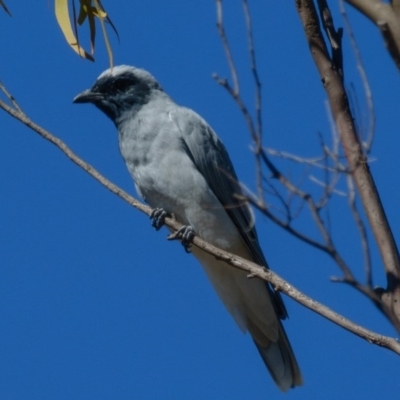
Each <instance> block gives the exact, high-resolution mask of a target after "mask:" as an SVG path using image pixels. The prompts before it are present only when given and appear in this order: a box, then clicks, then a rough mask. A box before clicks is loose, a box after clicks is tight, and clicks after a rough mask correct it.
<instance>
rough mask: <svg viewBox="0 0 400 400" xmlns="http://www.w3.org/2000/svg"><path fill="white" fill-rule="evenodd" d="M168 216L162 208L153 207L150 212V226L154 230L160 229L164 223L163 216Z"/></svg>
mask: <svg viewBox="0 0 400 400" xmlns="http://www.w3.org/2000/svg"><path fill="white" fill-rule="evenodd" d="M167 216H168V213H167V212H166V211H165V210H164V209H162V208H155V209H154V210H153V211H152V212H151V214H150V219H151V226H152V227H153V228H155V229H156V231H158V230H160V229H161V228H162V227H163V226H164V223H165V218H166V217H167Z"/></svg>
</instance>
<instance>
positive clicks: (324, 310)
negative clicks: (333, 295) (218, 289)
mask: <svg viewBox="0 0 400 400" xmlns="http://www.w3.org/2000/svg"><path fill="white" fill-rule="evenodd" d="M0 89H2V86H0ZM0 108H2V109H3V110H5V111H6V112H7V113H8V114H10V115H11V116H12V117H14V118H16V119H17V120H19V121H20V122H22V123H23V124H25V125H26V126H27V127H29V128H30V129H32V130H33V131H35V132H36V133H38V134H39V135H40V136H41V137H43V138H44V139H46V140H48V141H50V142H51V143H53V144H54V145H56V146H57V147H58V148H59V149H60V150H61V151H62V152H63V153H64V154H65V155H66V156H67V157H68V158H69V159H70V160H72V161H73V162H74V163H75V164H77V165H78V166H79V167H81V168H82V169H83V170H85V171H86V172H87V173H88V174H89V175H91V176H92V177H93V178H95V179H96V180H97V181H99V182H100V183H101V184H102V185H103V186H105V187H106V188H107V189H109V190H110V191H111V192H113V193H115V194H116V195H117V196H119V197H121V198H122V199H123V200H125V201H126V202H127V203H128V204H130V205H132V206H133V207H135V208H136V209H138V210H140V211H142V212H143V213H145V214H147V215H150V214H151V212H152V210H151V208H150V207H148V206H145V205H144V204H142V203H140V202H139V201H137V200H136V199H134V198H133V197H132V196H130V195H129V194H128V193H126V192H125V191H123V190H122V189H120V188H119V187H118V186H116V185H115V184H113V183H112V182H110V181H109V180H108V179H107V178H105V177H104V176H103V175H101V174H100V173H99V172H98V171H96V170H95V169H94V168H93V167H92V166H91V165H90V164H88V163H87V162H85V161H83V160H82V159H81V158H80V157H78V156H77V155H76V154H75V153H74V152H73V151H72V150H71V149H70V148H69V147H68V146H67V145H66V144H65V143H64V142H63V141H62V140H60V139H59V138H57V137H55V136H54V135H52V134H51V133H50V132H48V131H46V130H45V129H43V128H42V127H40V126H39V125H37V124H35V123H34V122H33V121H31V120H30V118H28V117H27V116H26V114H24V113H22V112H21V111H19V110H18V109H14V108H12V107H10V106H8V105H7V104H6V103H4V102H3V101H1V100H0ZM165 224H166V225H167V226H168V227H170V228H172V229H174V230H175V231H177V230H178V229H179V228H180V227H181V225H180V224H179V223H178V222H177V221H175V220H174V219H173V218H166V219H165ZM193 244H194V245H195V246H197V247H199V248H200V249H203V250H204V251H206V252H207V253H209V254H212V255H214V256H215V257H217V258H219V259H221V260H223V261H225V262H226V263H227V264H229V265H231V266H233V267H236V268H239V269H241V270H243V271H246V272H248V273H249V279H250V278H255V277H257V278H260V279H262V280H264V281H267V282H270V283H271V285H273V286H274V287H275V289H276V290H278V291H281V292H283V293H285V294H286V295H288V296H289V297H291V298H292V299H294V300H295V301H297V302H298V303H300V304H301V305H303V306H305V307H307V308H309V309H310V310H312V311H314V312H316V313H317V314H320V315H321V316H323V317H324V318H326V319H328V320H330V321H332V322H333V323H335V324H337V325H339V326H340V327H342V328H344V329H346V330H347V331H349V332H351V333H354V334H355V335H357V336H359V337H361V338H363V339H365V340H367V341H368V342H370V343H373V344H375V345H378V346H381V347H384V348H387V349H389V350H392V351H393V352H395V353H397V354H399V355H400V343H399V342H398V341H397V340H396V339H394V338H390V337H387V336H382V335H379V334H377V333H375V332H372V331H370V330H368V329H365V328H363V327H361V326H360V325H357V324H355V323H354V322H352V321H350V320H348V319H347V318H345V317H343V316H341V315H340V314H338V313H336V312H334V311H332V310H331V309H329V308H328V307H326V306H324V305H323V304H321V303H319V302H317V301H315V300H313V299H311V298H310V297H308V296H306V295H305V294H303V293H302V292H300V291H299V290H297V289H296V288H295V287H294V286H292V285H291V284H290V283H288V282H286V281H285V280H283V279H282V278H280V277H279V276H278V275H277V274H275V273H274V272H272V271H270V270H267V269H265V268H263V267H260V266H259V265H257V264H254V263H252V262H250V261H248V260H245V259H243V258H240V257H238V256H235V255H233V254H231V253H228V252H226V251H223V250H220V249H218V248H216V247H214V246H212V245H211V244H209V243H207V242H205V241H204V240H202V239H201V238H199V237H198V236H195V237H194V239H193ZM227 268H228V267H227Z"/></svg>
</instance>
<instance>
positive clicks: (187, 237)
mask: <svg viewBox="0 0 400 400" xmlns="http://www.w3.org/2000/svg"><path fill="white" fill-rule="evenodd" d="M193 237H194V229H193V228H192V227H191V226H190V225H184V226H182V227H181V228H180V229H178V230H177V231H176V232H174V233H171V234H170V235H169V236H168V240H180V241H181V242H182V245H183V248H184V249H185V251H186V253H190V247H191V246H192V240H193Z"/></svg>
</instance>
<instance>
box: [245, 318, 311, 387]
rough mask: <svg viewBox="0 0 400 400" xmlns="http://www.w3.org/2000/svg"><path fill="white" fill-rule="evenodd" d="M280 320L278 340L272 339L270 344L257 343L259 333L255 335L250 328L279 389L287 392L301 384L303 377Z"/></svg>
mask: <svg viewBox="0 0 400 400" xmlns="http://www.w3.org/2000/svg"><path fill="white" fill-rule="evenodd" d="M278 322H279V338H278V341H276V342H272V341H270V343H269V344H268V346H264V345H260V344H259V343H257V340H256V339H255V337H257V335H253V334H252V332H251V329H249V330H250V333H251V334H252V336H253V340H254V344H255V345H256V347H257V349H258V351H259V353H260V355H261V357H262V359H263V361H264V363H265V365H266V367H267V368H268V371H269V372H270V374H271V376H272V378H273V379H274V381H275V383H276V384H277V385H278V387H279V389H281V390H282V391H283V392H286V391H287V390H289V389H290V388H293V387H295V386H301V385H302V384H303V378H302V376H301V372H300V368H299V365H298V364H297V360H296V357H295V355H294V352H293V350H292V346H291V345H290V342H289V339H288V337H287V336H286V332H285V330H284V328H283V326H282V323H281V322H280V321H278ZM249 328H250V327H249Z"/></svg>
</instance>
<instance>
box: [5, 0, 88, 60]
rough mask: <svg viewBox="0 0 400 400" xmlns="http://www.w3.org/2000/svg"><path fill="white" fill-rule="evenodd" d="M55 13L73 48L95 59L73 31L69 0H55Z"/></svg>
mask: <svg viewBox="0 0 400 400" xmlns="http://www.w3.org/2000/svg"><path fill="white" fill-rule="evenodd" d="M0 1H1V0H0ZM55 13H56V18H57V22H58V25H59V26H60V28H61V31H62V32H63V34H64V36H65V39H66V40H67V42H68V44H69V45H70V46H71V47H72V49H73V50H74V51H76V52H77V53H78V54H79V55H80V56H81V57H84V58H86V59H87V60H90V61H94V58H93V57H92V56H91V55H90V54H88V53H87V52H86V51H85V50H84V49H83V48H82V47H81V46H80V45H79V42H78V40H77V39H76V37H75V35H74V32H73V31H72V28H71V20H70V17H69V11H68V0H55ZM74 24H75V21H74Z"/></svg>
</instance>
